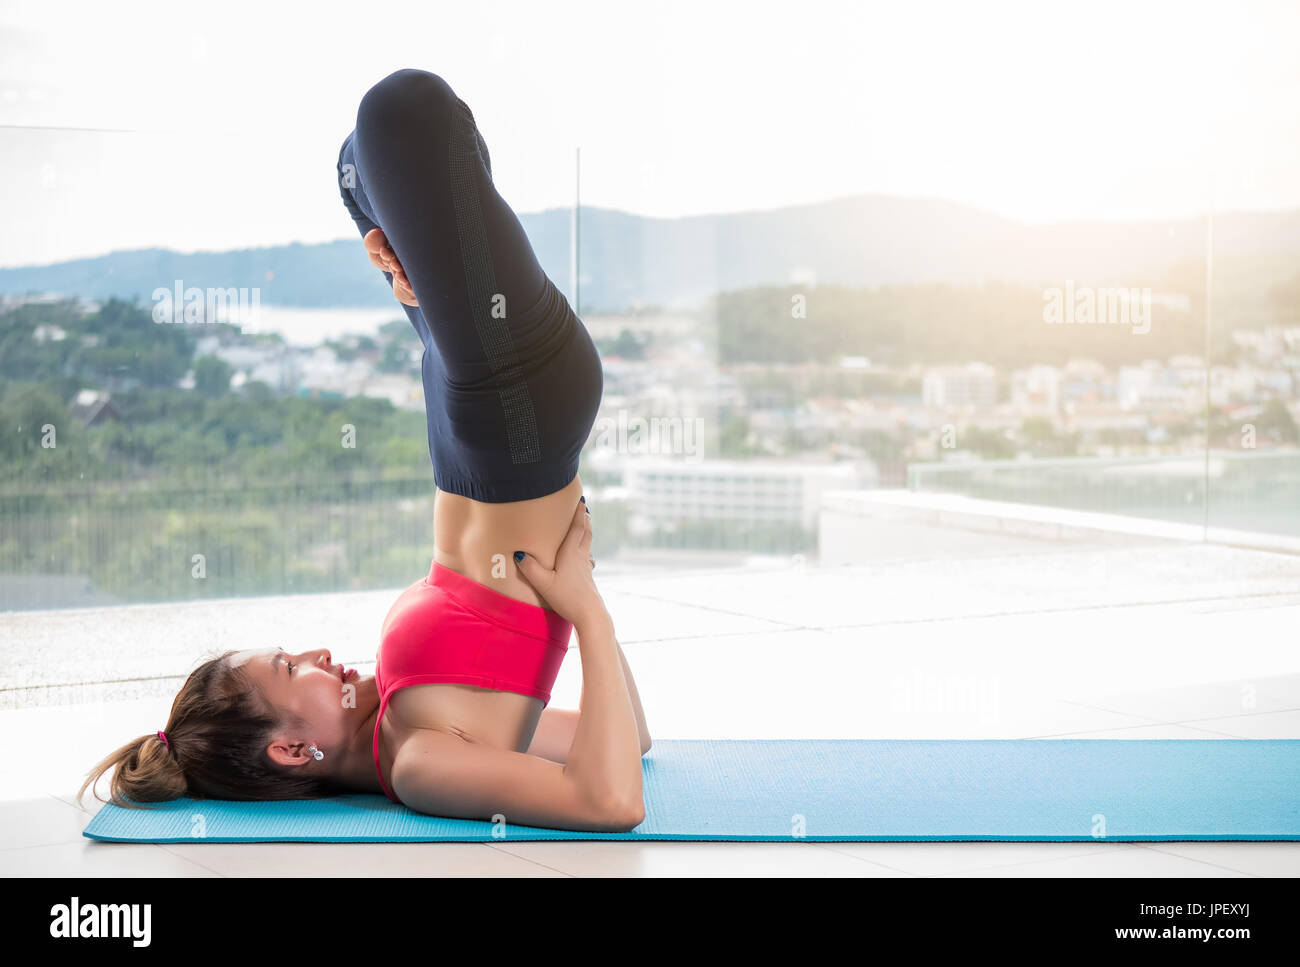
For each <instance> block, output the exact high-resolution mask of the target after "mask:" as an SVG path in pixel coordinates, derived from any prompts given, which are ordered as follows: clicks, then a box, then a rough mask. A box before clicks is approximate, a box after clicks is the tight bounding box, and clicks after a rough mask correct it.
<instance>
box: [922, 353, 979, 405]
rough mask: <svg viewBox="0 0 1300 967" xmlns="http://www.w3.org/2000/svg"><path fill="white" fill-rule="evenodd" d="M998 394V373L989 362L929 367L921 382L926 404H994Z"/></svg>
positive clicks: (923, 399)
mask: <svg viewBox="0 0 1300 967" xmlns="http://www.w3.org/2000/svg"><path fill="white" fill-rule="evenodd" d="M997 398H998V377H997V373H996V371H995V370H994V369H993V367H992V366H989V365H988V364H987V363H967V364H966V365H965V366H940V367H936V368H934V369H927V370H926V371H925V377H924V379H923V380H922V383H921V399H922V402H923V403H924V404H925V405H926V406H936V407H948V406H975V407H991V406H993V404H994V403H996V402H997Z"/></svg>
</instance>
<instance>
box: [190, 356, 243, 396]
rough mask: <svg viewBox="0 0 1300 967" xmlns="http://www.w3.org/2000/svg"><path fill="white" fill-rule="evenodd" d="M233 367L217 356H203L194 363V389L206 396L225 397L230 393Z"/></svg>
mask: <svg viewBox="0 0 1300 967" xmlns="http://www.w3.org/2000/svg"><path fill="white" fill-rule="evenodd" d="M233 372H234V370H233V369H232V367H231V365H230V364H229V363H228V362H226V361H225V360H224V359H218V358H217V357H216V356H202V357H200V358H199V359H196V360H195V361H194V389H195V391H196V392H199V393H202V394H203V395H204V396H212V397H216V396H224V395H225V394H226V393H228V392H230V377H231V374H232V373H233Z"/></svg>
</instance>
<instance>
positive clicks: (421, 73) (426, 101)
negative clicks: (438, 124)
mask: <svg viewBox="0 0 1300 967" xmlns="http://www.w3.org/2000/svg"><path fill="white" fill-rule="evenodd" d="M455 102H456V93H455V92H454V91H453V90H452V89H451V85H450V84H448V83H447V82H446V81H445V80H443V79H442V78H441V77H439V76H438V75H437V74H432V73H430V72H429V71H425V70H418V69H416V68H412V67H407V68H403V69H402V70H396V71H393V73H391V74H389V75H388V76H387V77H385V78H384V79H383V80H381V81H380V82H379V83H377V84H375V85H374V86H373V87H372V88H370V90H368V91H366V94H365V96H364V97H363V98H362V99H361V106H360V107H359V108H358V109H357V125H358V126H369V125H371V124H385V123H403V124H410V123H412V122H414V123H420V122H427V121H432V120H434V119H436V118H446V117H447V112H448V111H449V110H450V109H451V106H452V105H453V104H454V103H455Z"/></svg>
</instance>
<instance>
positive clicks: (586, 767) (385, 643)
mask: <svg viewBox="0 0 1300 967" xmlns="http://www.w3.org/2000/svg"><path fill="white" fill-rule="evenodd" d="M338 174H339V178H340V192H341V194H342V196H343V201H344V204H345V205H346V206H347V208H348V210H349V212H350V213H351V215H352V217H353V219H354V220H355V222H356V223H357V226H358V228H359V229H360V231H361V235H362V239H363V245H364V247H365V250H366V252H367V254H368V256H369V258H370V260H371V262H372V263H374V264H375V265H376V266H377V267H378V268H380V269H381V270H383V272H384V275H385V277H386V278H387V280H388V281H389V283H390V284H391V285H392V286H393V293H394V295H395V296H396V298H397V299H398V301H399V302H401V303H402V305H403V307H404V310H405V312H406V314H407V317H408V318H409V319H410V321H411V325H412V326H413V327H414V328H415V331H416V333H417V334H418V335H419V336H420V339H421V341H422V342H423V344H424V350H425V351H424V357H423V362H422V365H421V369H422V376H423V382H424V391H425V406H426V415H427V419H428V427H429V453H430V457H431V458H432V461H433V466H434V482H435V484H436V487H437V492H436V496H435V500H434V532H435V544H436V546H435V549H434V556H433V562H432V566H431V568H430V572H429V574H428V575H427V576H426V577H424V578H422V579H421V580H419V581H417V582H415V583H414V584H412V585H411V586H410V587H408V588H407V589H406V590H405V591H403V592H402V594H401V596H400V597H399V598H398V599H397V601H396V602H395V603H394V604H393V606H392V608H391V609H390V611H389V613H388V616H387V617H386V618H385V620H384V624H383V628H382V631H381V637H380V645H379V653H378V656H377V661H376V673H375V675H374V676H373V677H362V676H360V675H358V674H357V673H356V672H355V671H350V670H347V669H344V668H342V667H341V666H338V665H335V664H334V663H333V661H332V659H331V657H330V652H329V650H328V649H326V648H320V649H315V650H312V651H305V652H299V653H296V654H287V653H284V652H283V651H281V650H280V649H276V648H268V649H261V650H251V651H235V652H227V653H226V654H223V655H221V656H219V657H217V658H214V659H212V660H210V661H207V662H205V663H204V664H203V665H201V666H200V667H199V668H198V669H197V670H196V671H194V672H193V673H192V674H191V675H190V676H189V679H188V680H187V681H186V683H185V685H184V687H182V689H181V692H180V694H179V695H178V696H177V698H176V700H175V702H174V703H173V705H172V711H171V716H170V720H169V721H168V723H167V726H166V728H164V729H161V730H159V731H158V732H157V733H154V734H152V735H148V736H144V737H142V738H140V739H137V740H135V741H133V742H130V743H128V744H127V745H125V746H123V747H122V748H120V749H118V750H117V751H116V752H114V753H113V754H112V755H110V756H108V757H107V758H106V759H104V760H103V761H102V762H100V763H99V764H98V765H97V766H96V767H95V768H94V769H92V770H91V772H90V774H89V776H88V778H87V780H86V782H85V783H84V784H83V785H82V788H81V791H80V792H79V794H78V795H79V796H80V795H82V794H84V793H85V790H86V788H87V787H91V788H92V789H93V788H94V786H95V784H96V781H97V780H98V779H99V777H100V776H101V775H102V774H103V773H105V772H106V771H108V769H110V768H114V767H115V772H114V777H113V780H112V786H111V793H112V799H111V801H113V802H115V803H118V804H119V805H127V806H130V805H134V804H136V803H140V802H155V801H160V800H167V799H175V798H177V797H180V796H191V797H195V798H218V799H239V800H249V799H299V798H313V797H317V796H322V795H328V794H330V793H333V792H376V793H383V794H385V795H387V796H388V797H389V798H390V799H392V800H393V801H395V802H401V803H404V804H405V805H407V806H408V807H410V808H412V809H415V810H417V811H419V812H423V813H428V814H431V815H438V816H453V817H464V818H471V819H483V820H489V821H494V820H496V818H497V817H503V818H504V821H505V822H507V823H519V824H523V825H529V826H546V827H553V828H560V829H578V830H594V831H626V830H630V829H632V828H633V827H634V826H636V825H637V824H638V823H640V822H641V821H642V819H643V817H644V814H645V810H644V804H643V799H642V789H641V756H643V755H644V754H645V753H646V752H647V751H648V750H649V748H650V734H649V731H648V729H647V727H646V722H645V715H644V713H643V711H642V709H641V702H640V698H639V696H638V695H637V691H636V684H635V682H634V681H633V679H632V673H631V670H630V669H629V668H628V665H627V660H626V659H625V658H624V656H623V652H622V649H621V648H620V647H619V645H618V642H617V641H616V639H615V637H614V626H613V622H612V621H611V619H610V616H609V613H608V611H607V610H606V609H605V606H604V603H603V601H602V600H601V597H600V594H599V592H598V591H597V589H596V586H595V583H594V581H593V579H592V569H593V568H594V567H595V562H594V560H592V558H591V556H590V546H591V536H592V530H591V515H590V513H589V512H588V510H587V507H586V499H585V497H583V496H582V483H581V481H580V480H579V479H578V474H577V468H578V454H579V452H580V451H581V449H582V446H583V444H584V443H585V442H586V439H587V436H588V434H589V433H590V431H591V426H592V423H593V422H594V420H595V415H596V410H597V408H598V406H599V403H600V396H601V391H602V388H603V378H602V375H601V368H600V360H599V357H598V356H597V354H596V350H595V347H594V346H593V345H592V342H591V338H590V337H589V336H588V334H587V331H586V329H585V328H584V327H583V325H582V323H581V321H580V320H579V319H578V318H577V316H576V315H574V313H573V311H572V309H571V308H570V307H569V304H568V302H567V301H566V300H565V299H564V297H563V295H562V294H560V293H559V292H558V290H556V288H555V286H554V285H553V284H552V283H551V281H550V279H548V278H547V277H546V274H545V273H544V272H543V271H542V269H541V266H540V265H539V264H538V262H537V259H536V256H535V255H534V253H533V250H532V247H531V245H530V244H529V242H528V239H527V237H526V236H525V235H524V232H523V229H522V227H521V226H520V224H519V221H518V219H517V218H516V217H515V215H514V212H513V211H511V209H510V207H509V206H508V205H507V204H506V203H505V202H504V201H503V200H502V199H501V197H500V195H498V194H497V192H496V189H495V188H494V186H493V184H492V175H491V162H490V160H489V157H488V151H487V145H486V144H485V143H484V141H483V139H482V136H481V135H480V134H479V133H478V129H477V126H476V124H475V122H474V117H473V114H472V113H471V112H470V110H469V107H468V106H467V105H466V104H465V103H464V101H462V100H460V98H458V97H457V96H456V95H455V93H454V92H453V91H452V89H451V87H450V86H449V85H448V84H447V82H446V81H444V80H443V79H442V78H440V77H438V76H437V75H434V74H431V73H428V72H427V71H420V70H399V71H396V72H394V73H393V74H390V75H389V76H388V77H386V78H384V79H383V80H382V81H380V82H379V83H378V84H376V85H375V86H374V87H372V88H371V89H370V90H369V91H368V92H367V93H366V95H365V97H364V98H363V99H362V101H361V105H360V107H359V109H358V111H357V121H356V127H355V129H354V130H353V132H352V133H351V134H350V135H348V137H347V138H346V139H345V140H344V142H343V147H342V150H341V151H340V153H339V160H338ZM574 631H576V632H577V637H578V646H579V652H580V655H581V659H582V670H583V686H582V697H581V702H580V711H572V710H565V709H551V708H547V705H548V703H549V701H550V692H551V687H552V685H553V684H554V681H555V677H556V674H557V673H558V671H559V667H560V663H561V662H562V661H563V659H564V655H565V651H566V649H567V647H568V642H569V639H570V636H571V634H572V632H574ZM96 795H98V794H97V793H96ZM128 800H130V801H128Z"/></svg>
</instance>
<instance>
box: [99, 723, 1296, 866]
mask: <svg viewBox="0 0 1300 967" xmlns="http://www.w3.org/2000/svg"><path fill="white" fill-rule="evenodd" d="M642 763H643V770H644V780H643V784H642V785H643V790H644V793H645V805H646V816H645V821H644V822H642V823H641V825H640V826H638V827H637V828H636V829H635V830H633V831H632V832H630V833H598V832H596V833H585V832H574V831H571V830H560V829H543V828H539V827H534V826H521V825H516V824H513V823H503V824H498V825H494V824H493V823H490V822H487V821H483V820H467V819H440V818H437V817H434V816H425V815H422V814H420V813H417V812H415V811H414V810H411V809H408V808H406V807H405V806H400V805H397V804H396V803H392V802H390V801H389V800H388V799H387V798H385V797H384V796H382V795H378V794H375V795H371V794H357V795H344V796H335V797H332V798H329V799H319V800H309V799H299V800H293V801H290V802H256V803H240V802H228V801H219V800H197V799H177V800H173V801H171V802H168V803H164V804H160V805H156V806H154V807H152V808H150V809H149V810H147V811H146V810H138V809H123V808H120V807H117V806H112V805H106V806H104V807H103V808H102V809H101V810H100V811H99V813H98V814H97V815H96V816H95V818H94V819H93V820H92V821H91V823H90V825H89V826H88V827H87V828H86V831H85V835H86V836H89V837H90V838H92V839H99V840H111V841H114V842H147V843H180V842H194V841H196V840H198V841H207V842H213V843H256V842H327V843H380V842H428V841H433V840H438V841H442V840H445V841H449V842H480V841H481V842H499V841H501V840H503V839H510V840H538V839H602V840H666V839H670V840H747V841H772V842H778V841H779V842H790V841H798V840H812V841H817V840H856V841H872V840H1020V841H1045V840H1061V841H1068V840H1087V841H1096V840H1102V839H1105V840H1119V841H1148V840H1296V839H1300V740H1296V739H1259V740H1236V739H1222V740H1221V739H1207V740H1203V741H1199V740H1182V739H1178V740H1116V739H1073V740H1071V739H1064V740H1054V739H1041V740H1039V739H1031V740H1016V741H1011V740H977V741H937V740H878V741H861V740H813V741H793V740H743V741H711V740H678V741H669V740H660V741H656V742H655V744H654V747H653V748H652V749H651V750H650V753H649V754H648V755H647V756H646V757H645V758H644V759H643V760H642Z"/></svg>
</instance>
